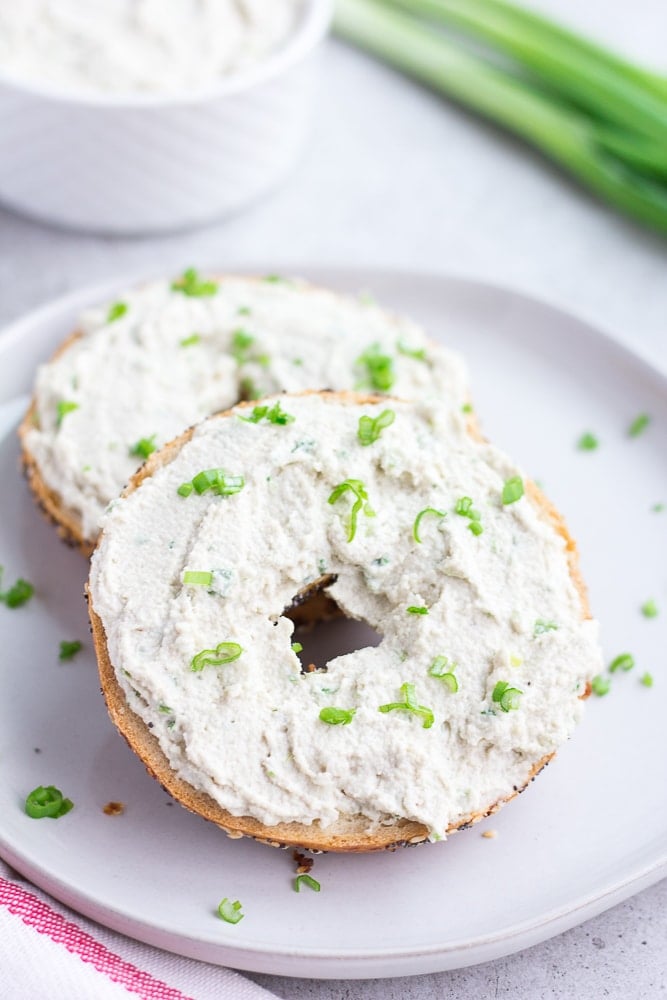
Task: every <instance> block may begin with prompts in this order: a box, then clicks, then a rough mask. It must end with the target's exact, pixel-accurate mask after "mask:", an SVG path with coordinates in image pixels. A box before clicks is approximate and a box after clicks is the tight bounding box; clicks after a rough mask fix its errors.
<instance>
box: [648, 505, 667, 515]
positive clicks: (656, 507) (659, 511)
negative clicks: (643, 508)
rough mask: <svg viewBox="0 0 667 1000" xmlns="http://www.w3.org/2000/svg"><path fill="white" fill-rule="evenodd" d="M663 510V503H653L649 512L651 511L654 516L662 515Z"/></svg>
mask: <svg viewBox="0 0 667 1000" xmlns="http://www.w3.org/2000/svg"><path fill="white" fill-rule="evenodd" d="M664 509H665V505H664V503H654V504H653V506H652V507H651V510H652V511H653V513H654V514H662V512H663V510H664Z"/></svg>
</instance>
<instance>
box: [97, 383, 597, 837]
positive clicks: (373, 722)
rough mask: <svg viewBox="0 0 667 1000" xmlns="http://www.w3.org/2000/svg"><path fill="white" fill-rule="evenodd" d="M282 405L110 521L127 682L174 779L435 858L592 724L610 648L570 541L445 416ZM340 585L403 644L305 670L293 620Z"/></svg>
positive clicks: (204, 443)
mask: <svg viewBox="0 0 667 1000" xmlns="http://www.w3.org/2000/svg"><path fill="white" fill-rule="evenodd" d="M273 405H274V403H273V402H272V403H270V404H262V406H263V409H262V410H260V411H257V412H255V413H254V414H253V410H252V409H249V408H248V407H244V408H237V409H236V411H233V412H232V414H231V415H229V416H221V417H213V418H211V419H209V420H207V421H204V422H203V423H202V424H200V425H199V426H198V427H197V428H196V429H195V431H194V433H193V435H192V437H191V439H190V440H189V441H188V442H187V443H186V444H185V445H184V446H183V447H182V448H181V450H180V451H179V452H178V454H177V455H176V457H175V458H174V459H173V460H172V461H171V462H169V464H165V465H162V466H161V467H159V468H157V469H156V470H155V471H154V472H153V474H152V476H151V477H150V478H148V479H146V480H145V481H144V482H143V484H142V485H141V486H140V487H139V488H138V489H136V490H135V491H134V492H132V493H131V494H129V495H128V496H127V497H125V498H122V499H120V500H117V501H116V502H114V504H112V506H111V509H110V511H109V513H108V514H107V516H106V518H105V523H104V530H103V533H102V536H101V540H100V544H99V546H98V549H97V551H96V552H95V554H94V556H93V560H92V565H91V576H90V583H89V586H90V594H91V599H92V606H93V608H94V610H95V611H96V613H97V614H98V615H99V616H100V617H101V621H102V623H103V626H104V629H105V633H106V637H107V647H108V652H109V656H110V660H111V663H112V664H113V665H114V669H115V671H116V674H117V678H118V681H119V683H120V685H121V686H122V688H123V690H124V692H125V695H126V697H127V700H128V703H129V705H130V707H131V708H132V709H133V711H134V712H136V713H137V714H138V715H139V716H140V717H141V718H142V719H143V720H144V722H145V723H146V724H147V725H148V726H149V727H150V728H151V730H152V732H153V733H154V734H155V736H156V737H157V738H158V740H159V742H160V746H161V747H162V750H163V751H164V753H165V755H166V756H167V758H168V760H169V762H170V764H171V767H172V768H173V770H174V771H175V772H176V773H177V774H178V775H179V776H180V777H181V778H183V779H185V780H186V781H187V782H189V783H190V784H191V785H192V786H194V787H195V788H196V789H199V790H203V791H205V792H207V793H208V794H209V795H210V796H211V797H212V798H213V799H215V800H216V801H217V802H218V803H219V804H220V805H221V806H222V807H223V808H225V809H227V810H228V811H229V812H230V813H232V814H234V815H237V816H241V815H249V816H252V817H254V818H256V819H258V820H259V821H261V822H262V823H264V824H267V825H269V826H272V825H275V824H277V823H281V822H290V821H296V822H299V823H303V824H311V823H312V822H313V821H315V820H319V821H320V823H321V824H322V825H323V826H325V827H326V826H328V825H330V824H334V823H335V822H336V820H337V818H338V817H339V816H346V817H347V816H357V815H361V816H363V817H366V818H367V820H368V825H369V828H371V827H372V826H373V824H375V823H378V822H380V823H386V822H391V820H392V819H393V818H397V817H401V818H405V819H411V820H415V821H418V822H420V823H423V824H425V825H426V827H427V828H428V829H429V831H430V832H431V836H432V838H434V839H437V838H438V837H440V836H442V835H443V834H444V832H445V831H446V830H447V828H448V827H449V826H450V825H451V824H453V823H455V822H457V821H461V820H462V819H464V818H465V817H467V816H469V815H471V814H473V813H475V812H478V811H480V810H485V809H488V808H489V807H490V806H491V805H493V804H494V803H495V802H496V801H498V800H499V799H500V798H502V797H505V796H507V795H510V794H511V793H512V790H513V788H520V787H522V786H523V785H524V783H525V782H526V781H527V780H528V778H529V776H530V773H531V768H532V767H533V766H534V765H535V764H536V763H537V762H538V761H540V760H541V759H542V758H543V757H544V756H545V755H547V754H550V753H551V752H552V751H554V750H555V749H556V748H557V746H558V745H559V744H560V743H562V742H563V741H564V740H566V739H567V738H568V737H569V735H570V734H571V732H572V729H573V727H574V725H575V723H576V722H577V720H578V719H579V717H580V715H581V713H582V708H583V704H582V701H581V700H580V695H581V694H582V693H583V691H584V688H585V684H586V680H587V678H589V677H590V676H591V675H592V674H595V673H596V672H597V671H598V670H599V669H600V653H599V649H598V645H597V625H596V623H595V622H594V621H591V620H583V616H584V610H583V605H582V598H581V595H580V593H579V592H578V590H577V588H576V586H575V583H574V582H573V579H572V576H571V574H570V569H569V564H568V557H567V552H566V541H565V539H564V537H563V536H562V535H561V533H560V532H559V531H558V530H557V528H556V526H555V525H554V522H553V521H552V520H551V519H550V517H549V515H548V514H547V513H546V511H545V509H544V508H542V507H541V506H540V505H539V504H538V503H537V502H536V501H535V500H534V499H531V498H530V497H529V496H528V495H526V494H524V493H523V489H522V480H521V478H520V477H521V473H520V471H519V470H518V469H517V468H516V467H515V465H514V464H513V463H512V462H511V461H510V460H509V459H508V458H507V457H506V456H505V455H503V454H502V453H501V452H499V451H498V450H497V449H495V448H494V447H492V446H491V445H490V444H488V443H485V442H480V441H476V440H473V438H472V437H471V436H470V435H469V433H468V432H467V430H466V426H465V420H464V417H462V416H461V415H460V414H459V413H457V412H455V411H453V410H451V409H449V408H447V407H445V406H442V405H440V404H438V403H437V401H435V400H432V401H431V402H430V403H428V404H426V403H421V404H409V403H404V402H398V401H395V400H385V401H383V402H379V403H374V404H368V403H366V404H360V403H358V402H354V403H350V402H347V403H343V402H342V401H341V400H340V399H339V398H338V397H336V396H327V395H311V396H299V397H296V396H295V397H291V396H282V397H280V406H279V409H278V410H272V409H271V407H272V406H273ZM388 409H389V410H390V411H391V414H393V415H394V419H393V421H392V420H391V414H390V415H389V416H386V415H385V416H384V417H383V418H382V419H380V421H379V422H374V421H377V418H378V417H380V415H381V414H383V413H385V411H387V410H388ZM248 417H251V418H252V419H250V420H248V419H244V418H248ZM361 418H366V419H361ZM368 418H370V420H369V419H368ZM360 420H361V422H360ZM272 421H278V422H272ZM362 439H364V440H366V441H368V442H369V443H366V444H363V443H362ZM212 470H222V471H219V472H218V473H213V472H212ZM202 472H207V474H208V475H207V476H204V477H203V478H202V477H200V476H199V474H200V473H202ZM216 477H217V478H216ZM207 483H213V485H212V486H210V487H207ZM216 483H217V486H216ZM193 484H194V485H193ZM225 493H227V494H228V495H224V494H225ZM420 515H421V517H420ZM474 525H476V526H477V527H473V526H474ZM332 579H333V581H335V582H333V583H331V580H332ZM318 580H319V581H322V580H324V581H325V582H328V583H330V584H331V585H330V586H329V588H328V593H329V594H330V595H331V596H332V597H333V598H334V599H335V600H336V602H337V603H338V605H339V606H340V608H341V609H342V610H343V611H344V612H345V613H346V614H347V615H349V616H350V617H353V618H357V619H360V620H363V621H365V622H367V623H368V624H369V625H370V626H372V627H373V628H374V629H376V630H377V631H378V632H379V633H380V634H381V635H382V641H381V643H380V645H379V646H377V647H368V648H363V649H359V650H357V651H356V652H353V653H349V654H346V655H342V656H339V657H336V658H335V659H332V660H331V661H330V662H329V663H327V664H326V672H316V673H301V671H300V664H299V659H298V658H297V655H296V653H295V652H294V651H293V650H292V648H291V643H292V641H293V638H292V634H293V623H292V622H291V620H290V619H289V618H287V617H285V615H284V611H285V609H286V608H289V606H290V605H291V604H292V602H293V600H294V598H295V597H296V596H297V595H299V594H300V593H302V592H303V591H304V590H305V589H306V588H309V587H312V586H313V585H314V584H315V583H316V582H317V581H318ZM303 641H304V643H305V644H306V649H305V652H304V655H305V656H306V657H307V654H308V650H307V637H306V638H305V639H304V640H303ZM332 710H336V712H342V713H343V714H342V715H337V714H336V712H333V711H332ZM327 720H328V721H327Z"/></svg>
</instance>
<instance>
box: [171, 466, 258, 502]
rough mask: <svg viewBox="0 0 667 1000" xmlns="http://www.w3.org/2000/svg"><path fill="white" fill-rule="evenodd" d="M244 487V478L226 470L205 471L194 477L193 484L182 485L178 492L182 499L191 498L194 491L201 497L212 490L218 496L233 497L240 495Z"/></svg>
mask: <svg viewBox="0 0 667 1000" xmlns="http://www.w3.org/2000/svg"><path fill="white" fill-rule="evenodd" d="M244 486H245V479H244V478H243V476H232V475H231V474H230V473H229V472H225V470H224V469H204V470H203V471H202V472H198V473H197V475H196V476H194V477H193V479H192V482H190V483H182V484H181V486H179V487H178V490H177V491H176V492H177V493H178V494H179V495H180V496H182V497H189V496H190V494H191V493H192V491H193V490H194V491H195V493H198V494H199V496H201V495H202V493H206V492H207V491H208V490H211V492H212V493H215V494H216V496H222V497H231V496H233V495H234V494H235V493H240V492H241V490H242V489H243V487H244Z"/></svg>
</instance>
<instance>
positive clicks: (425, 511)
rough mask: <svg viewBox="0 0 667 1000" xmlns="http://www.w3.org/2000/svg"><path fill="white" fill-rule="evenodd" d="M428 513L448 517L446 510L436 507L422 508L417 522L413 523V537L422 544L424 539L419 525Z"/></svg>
mask: <svg viewBox="0 0 667 1000" xmlns="http://www.w3.org/2000/svg"><path fill="white" fill-rule="evenodd" d="M427 514H429V515H432V516H433V517H438V518H443V517H447V512H446V511H444V510H437V509H436V508H435V507H424V509H423V510H420V511H419V513H418V514H417V516H416V518H415V523H414V524H413V525H412V537H413V538H414V540H415V541H416V542H417V543H418V544H419V545H421V541H422V540H421V538H420V537H419V525H420V524H421V522H422V518H423V517H426V515H427Z"/></svg>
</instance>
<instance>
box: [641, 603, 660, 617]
mask: <svg viewBox="0 0 667 1000" xmlns="http://www.w3.org/2000/svg"><path fill="white" fill-rule="evenodd" d="M641 613H642V614H643V616H644V618H657V617H658V605H657V604H656V603H655V601H654V600H653V598H651V600H650V601H645V602H644V603H643V604H642V606H641Z"/></svg>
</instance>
